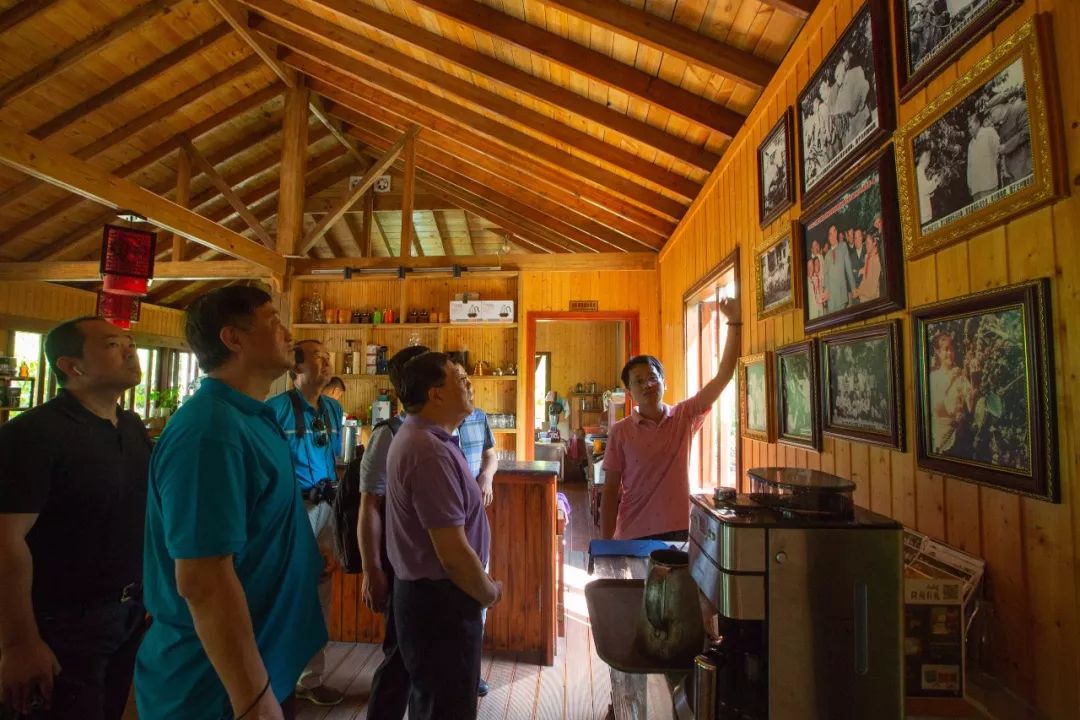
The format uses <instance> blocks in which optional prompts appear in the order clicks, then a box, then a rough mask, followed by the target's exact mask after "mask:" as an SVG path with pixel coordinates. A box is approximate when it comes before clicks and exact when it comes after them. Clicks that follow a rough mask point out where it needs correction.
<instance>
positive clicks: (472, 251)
mask: <svg viewBox="0 0 1080 720" xmlns="http://www.w3.org/2000/svg"><path fill="white" fill-rule="evenodd" d="M461 218H462V220H463V221H464V223H465V236H466V237H467V238H468V240H469V254H470V255H475V254H476V241H475V240H473V234H472V226H471V225H470V224H469V211H468V210H462V211H461Z"/></svg>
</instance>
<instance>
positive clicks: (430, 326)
mask: <svg viewBox="0 0 1080 720" xmlns="http://www.w3.org/2000/svg"><path fill="white" fill-rule="evenodd" d="M517 326H518V324H517V323H516V322H512V323H494V322H492V323H378V324H375V323H294V324H293V328H294V329H298V330H320V329H326V330H364V329H371V330H438V329H440V328H482V329H488V328H498V329H504V330H505V329H511V328H516V327H517Z"/></svg>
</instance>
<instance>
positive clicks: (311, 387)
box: [266, 340, 344, 705]
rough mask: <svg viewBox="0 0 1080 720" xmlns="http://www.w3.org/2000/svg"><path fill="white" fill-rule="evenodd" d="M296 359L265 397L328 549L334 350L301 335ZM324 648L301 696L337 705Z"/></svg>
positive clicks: (326, 592) (325, 603) (322, 587)
mask: <svg viewBox="0 0 1080 720" xmlns="http://www.w3.org/2000/svg"><path fill="white" fill-rule="evenodd" d="M293 361H294V362H295V365H294V366H293V368H292V369H291V370H290V371H289V377H290V379H292V381H293V387H291V388H290V389H289V390H286V391H285V392H283V393H281V394H280V395H275V396H274V397H272V398H270V399H269V400H267V401H266V404H267V405H269V406H270V408H271V409H272V410H273V411H274V415H275V416H276V417H277V421H278V424H279V425H280V426H281V429H282V430H283V431H284V432H285V437H286V438H287V439H288V441H289V451H290V452H291V454H292V460H293V470H294V472H295V474H296V482H297V483H298V484H299V485H300V494H301V496H302V497H303V498H304V507H305V508H306V509H307V514H308V520H310V521H311V530H312V532H314V533H315V539H316V541H317V542H318V543H319V546H320V548H322V550H323V553H324V554H325V553H328V552H329V548H331V547H332V546H333V537H332V533H333V528H332V527H331V523H330V518H331V516H332V515H333V502H334V493H335V491H336V489H337V472H336V470H335V460H336V458H337V457H338V456H339V455H340V454H341V440H340V438H341V422H342V418H343V416H344V412H343V411H342V409H341V405H340V404H339V403H338V401H337V400H334V399H333V398H330V397H327V396H326V395H323V394H322V393H323V390H324V389H325V388H326V385H327V383H329V382H330V376H331V368H330V354H329V353H328V352H327V351H326V348H324V347H323V344H322V343H320V342H319V341H318V340H301V341H300V342H298V343H296V345H294V346H293ZM319 602H320V604H321V605H322V609H323V617H324V618H325V617H326V615H327V611H328V609H329V607H330V582H329V579H327V580H326V581H324V582H321V583H320V584H319ZM325 666H326V661H325V654H324V652H323V651H320V652H318V653H317V654H316V655H315V657H313V658H312V659H311V662H310V663H308V666H307V668H306V669H305V670H304V673H303V675H301V676H300V681H299V682H298V683H297V686H296V697H298V698H301V699H303V700H308V701H310V702H312V703H314V704H316V705H337V704H338V703H340V702H341V700H342V697H343V695H342V693H341V692H339V691H338V690H335V689H333V688H329V687H326V686H324V685H323V684H322V682H323V670H324V668H325Z"/></svg>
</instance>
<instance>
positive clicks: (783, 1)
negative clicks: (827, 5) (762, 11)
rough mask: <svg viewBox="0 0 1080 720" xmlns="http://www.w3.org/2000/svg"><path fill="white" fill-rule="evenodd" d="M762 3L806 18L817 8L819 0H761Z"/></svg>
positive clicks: (800, 17)
mask: <svg viewBox="0 0 1080 720" xmlns="http://www.w3.org/2000/svg"><path fill="white" fill-rule="evenodd" d="M761 4H762V5H768V6H769V7H774V8H776V9H777V10H779V11H780V12H784V13H787V14H788V15H791V16H793V17H797V18H799V19H800V20H805V19H806V18H808V17H810V13H812V12H814V10H816V9H817V6H818V0H761Z"/></svg>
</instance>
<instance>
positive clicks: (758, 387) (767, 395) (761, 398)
mask: <svg viewBox="0 0 1080 720" xmlns="http://www.w3.org/2000/svg"><path fill="white" fill-rule="evenodd" d="M772 355H773V354H772V353H771V352H763V353H758V354H757V355H747V356H746V357H741V358H739V427H741V428H742V436H743V437H745V438H750V439H751V440H761V441H762V442H769V443H771V442H776V414H775V413H774V412H773V410H774V408H773V365H772V364H773V356H772Z"/></svg>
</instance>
